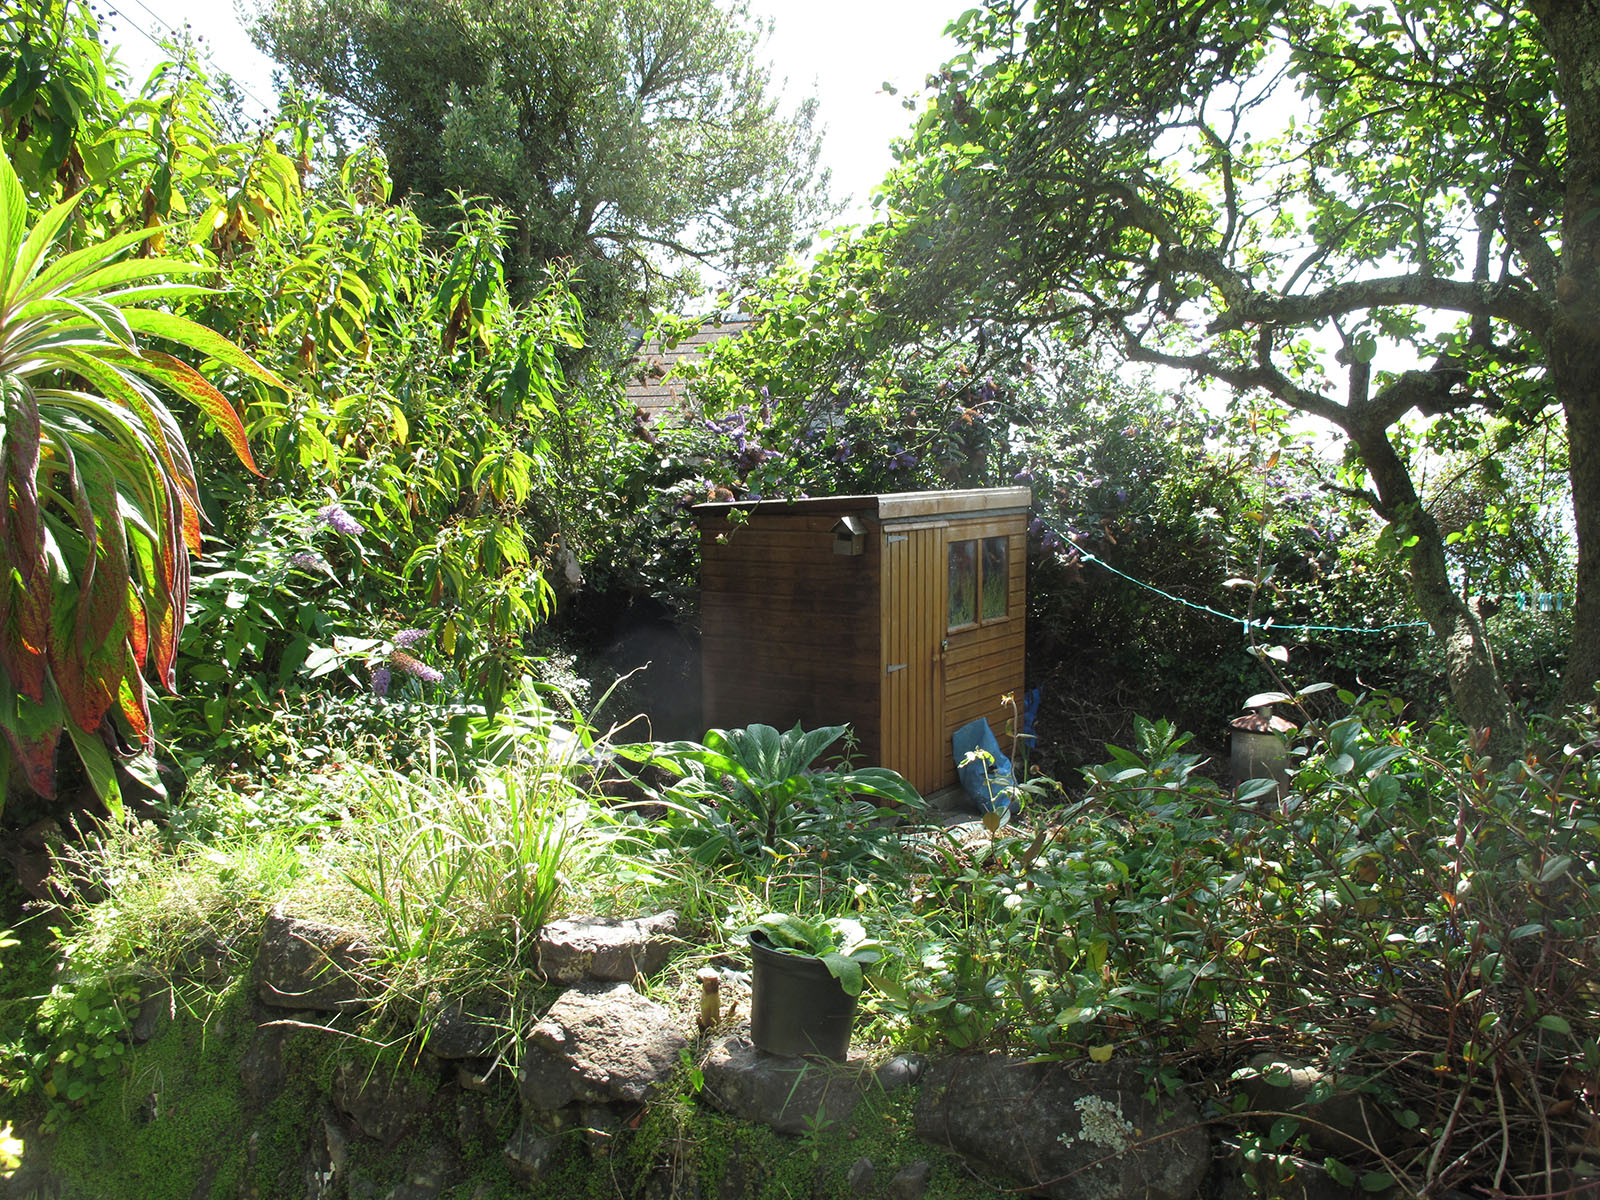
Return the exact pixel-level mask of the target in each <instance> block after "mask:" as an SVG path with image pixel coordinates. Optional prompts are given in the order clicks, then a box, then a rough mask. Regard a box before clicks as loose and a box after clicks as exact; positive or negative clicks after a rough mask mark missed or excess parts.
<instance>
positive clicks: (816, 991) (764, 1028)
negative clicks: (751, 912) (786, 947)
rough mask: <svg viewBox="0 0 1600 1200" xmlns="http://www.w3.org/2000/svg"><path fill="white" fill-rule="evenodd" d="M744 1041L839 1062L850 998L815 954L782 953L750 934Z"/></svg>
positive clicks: (852, 1006)
mask: <svg viewBox="0 0 1600 1200" xmlns="http://www.w3.org/2000/svg"><path fill="white" fill-rule="evenodd" d="M750 966H751V971H750V1040H751V1041H752V1042H754V1043H755V1044H756V1049H758V1050H765V1051H766V1052H767V1053H768V1054H782V1055H786V1056H788V1057H790V1058H800V1057H803V1056H805V1055H808V1054H820V1055H821V1056H823V1057H824V1058H831V1059H834V1060H835V1061H837V1062H843V1061H844V1060H845V1058H846V1057H847V1056H848V1055H849V1053H850V1028H851V1026H852V1025H854V1024H855V1017H856V997H854V996H851V995H848V994H847V993H846V992H845V990H844V988H843V987H842V986H841V985H840V983H839V981H838V980H837V979H835V978H834V977H833V974H832V972H830V971H829V970H828V968H827V965H826V964H824V963H823V961H822V960H821V959H818V958H810V957H807V956H805V955H800V954H785V953H784V952H783V951H781V950H774V949H773V948H772V947H771V946H768V945H765V944H764V943H763V942H761V941H760V940H759V935H752V936H751V938H750Z"/></svg>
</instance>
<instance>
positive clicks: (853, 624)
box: [695, 488, 1033, 794]
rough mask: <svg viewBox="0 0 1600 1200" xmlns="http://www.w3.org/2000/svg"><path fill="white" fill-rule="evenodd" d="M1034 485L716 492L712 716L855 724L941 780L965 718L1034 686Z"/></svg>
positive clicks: (882, 751)
mask: <svg viewBox="0 0 1600 1200" xmlns="http://www.w3.org/2000/svg"><path fill="white" fill-rule="evenodd" d="M1032 500H1033V497H1032V493H1031V492H1030V491H1029V490H1028V489H1027V488H983V489H973V490H967V491H951V492H906V493H899V494H886V495H877V496H831V497H824V498H818V499H809V500H761V501H745V502H738V501H736V502H733V503H721V504H702V505H699V506H697V507H696V508H695V515H696V517H697V518H698V521H699V527H700V550H701V559H700V627H701V634H702V655H703V658H702V671H703V682H704V692H703V696H704V704H705V709H704V718H705V724H706V725H707V726H708V727H715V728H733V727H739V726H744V725H749V724H751V723H753V722H757V721H760V722H763V723H765V724H768V725H776V726H778V727H779V728H780V729H787V728H789V727H790V726H792V725H793V724H794V723H795V722H796V721H799V722H800V723H801V724H803V725H804V726H805V727H806V728H808V729H810V728H813V727H815V726H817V725H835V724H846V723H847V724H849V725H850V726H851V728H852V730H853V731H854V734H855V738H856V750H855V754H856V760H857V762H859V763H861V764H863V765H868V764H870V765H881V766H886V767H893V768H894V769H895V770H897V771H899V772H900V773H901V774H902V775H904V776H905V777H906V778H907V779H908V780H910V782H911V783H912V785H913V786H914V787H916V788H917V789H918V790H919V791H921V792H923V793H924V794H927V793H929V792H933V791H937V790H939V789H940V788H943V787H947V786H950V785H953V784H954V783H955V782H956V764H955V760H954V757H953V755H952V754H951V750H950V737H951V734H952V733H954V732H955V730H957V729H959V728H960V727H961V726H962V725H965V724H966V723H967V722H968V721H971V720H973V719H974V718H976V717H986V718H988V721H989V724H990V726H991V727H993V729H994V731H995V733H996V734H997V735H999V737H1000V742H1001V746H1002V748H1005V749H1009V748H1010V738H1009V733H1008V724H1009V722H1010V721H1011V719H1012V712H1011V709H1010V707H1009V706H1008V705H1006V704H1004V703H1002V700H1001V698H1002V697H1003V696H1006V695H1015V696H1017V697H1018V698H1019V699H1020V696H1021V693H1022V686H1023V632H1024V597H1025V594H1026V593H1025V588H1026V571H1027V536H1028V509H1029V506H1030V505H1031V504H1032Z"/></svg>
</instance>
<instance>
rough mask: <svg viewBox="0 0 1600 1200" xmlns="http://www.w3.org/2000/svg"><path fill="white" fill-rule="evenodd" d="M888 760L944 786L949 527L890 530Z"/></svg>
mask: <svg viewBox="0 0 1600 1200" xmlns="http://www.w3.org/2000/svg"><path fill="white" fill-rule="evenodd" d="M882 536H883V641H882V645H883V655H884V657H883V672H884V679H883V717H882V724H881V725H880V728H881V729H882V730H883V748H882V753H883V765H884V766H886V767H893V768H894V769H895V770H896V771H899V772H900V773H901V774H902V775H904V776H905V777H906V778H907V779H908V780H910V782H911V785H912V786H913V787H915V788H916V789H917V790H918V791H919V792H922V793H924V794H927V793H928V792H933V791H937V790H938V789H939V788H940V787H943V786H944V783H945V779H946V776H947V774H948V772H947V770H946V766H945V763H946V760H947V759H948V758H949V757H950V747H949V745H948V744H947V743H946V742H945V738H944V713H943V703H942V697H943V695H944V680H943V679H942V678H941V665H940V648H941V645H942V643H943V640H944V632H945V597H944V589H943V586H942V584H943V582H944V530H943V528H942V527H939V526H933V527H929V528H922V529H904V528H902V529H890V530H885V531H884V533H883V535H882Z"/></svg>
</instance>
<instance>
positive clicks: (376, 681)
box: [372, 666, 389, 696]
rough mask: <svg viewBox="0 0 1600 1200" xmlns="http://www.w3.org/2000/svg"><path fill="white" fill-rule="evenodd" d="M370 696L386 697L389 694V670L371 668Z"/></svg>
mask: <svg viewBox="0 0 1600 1200" xmlns="http://www.w3.org/2000/svg"><path fill="white" fill-rule="evenodd" d="M372 694H373V695H374V696H387V695H388V694H389V668H388V667H381V666H380V667H373V668H372Z"/></svg>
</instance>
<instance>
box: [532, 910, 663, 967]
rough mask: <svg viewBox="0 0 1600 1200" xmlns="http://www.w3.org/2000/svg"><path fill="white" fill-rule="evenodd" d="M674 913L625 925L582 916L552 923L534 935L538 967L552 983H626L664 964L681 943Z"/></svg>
mask: <svg viewBox="0 0 1600 1200" xmlns="http://www.w3.org/2000/svg"><path fill="white" fill-rule="evenodd" d="M677 933H678V914H677V913H675V912H664V913H656V914H655V915H654V916H649V917H633V918H630V919H628V920H625V921H619V920H614V919H611V918H599V917H584V918H574V919H572V920H568V921H552V922H551V923H550V924H548V925H546V926H545V927H544V931H543V932H542V933H541V934H540V935H539V968H540V970H542V971H543V972H544V973H545V975H546V977H547V978H549V979H550V980H552V981H553V982H555V983H578V982H581V981H582V980H585V979H595V980H605V981H612V982H619V983H631V982H632V981H633V980H634V979H635V978H636V977H638V976H640V975H653V974H655V973H656V972H657V971H659V970H660V969H661V968H662V967H663V966H665V965H666V962H667V959H668V958H670V957H671V956H672V952H673V951H674V950H676V949H677V948H678V947H679V946H680V945H682V943H681V942H680V941H679V940H678V937H677Z"/></svg>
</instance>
